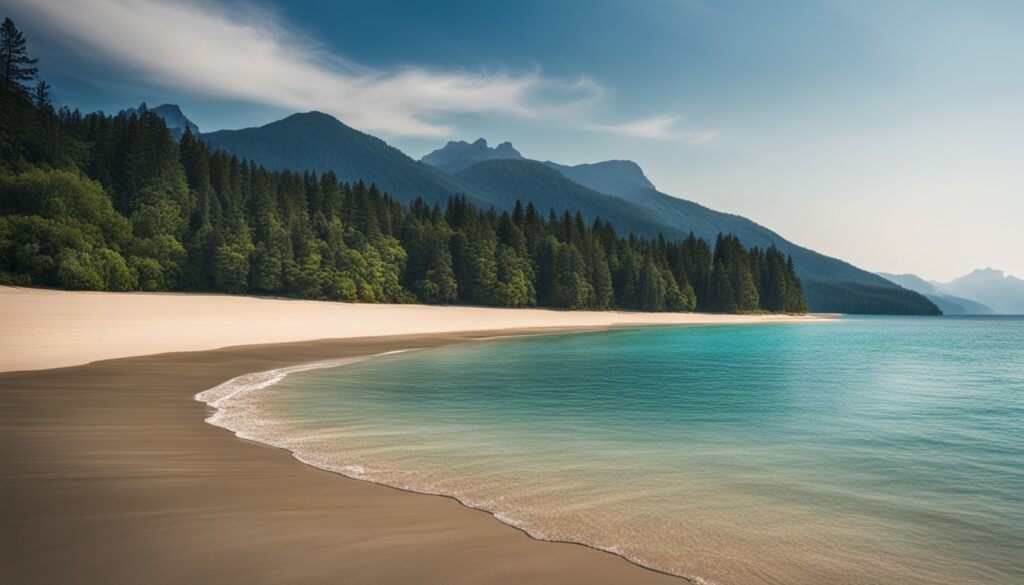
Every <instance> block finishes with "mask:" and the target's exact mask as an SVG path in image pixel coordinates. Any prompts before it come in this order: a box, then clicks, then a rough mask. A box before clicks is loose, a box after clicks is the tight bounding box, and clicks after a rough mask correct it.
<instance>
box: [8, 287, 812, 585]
mask: <svg viewBox="0 0 1024 585" xmlns="http://www.w3.org/2000/svg"><path fill="white" fill-rule="evenodd" d="M0 295H2V296H0V301H2V302H0V317H3V318H2V319H0V339H5V340H8V344H6V345H7V347H5V348H4V349H5V351H4V352H3V355H4V358H3V360H0V441H2V442H3V444H4V445H5V449H4V451H3V452H2V453H0V469H2V471H0V479H2V481H0V499H2V501H3V502H4V506H5V510H4V516H5V518H6V519H7V522H5V526H4V529H3V530H2V531H0V549H2V550H3V552H2V553H0V576H2V577H3V578H2V579H0V580H3V581H8V580H9V581H11V582H18V583H54V582H75V583H85V584H89V583H97V584H99V583H103V584H108V583H138V582H147V583H181V582H216V583H219V584H222V585H227V584H232V583H239V584H240V585H241V584H243V583H244V584H245V585H251V584H252V583H268V584H269V583H280V582H298V583H337V582H338V580H339V579H342V580H344V581H345V582H349V583H402V582H415V583H427V584H430V583H438V584H442V583H443V584H451V583H478V582H488V583H498V584H503V583H509V584H511V583H522V582H554V583H580V584H583V583H624V582H626V583H639V584H645V583H680V582H685V581H683V580H682V578H680V577H677V576H675V575H669V574H667V573H661V572H658V571H657V570H656V569H650V568H647V567H643V566H641V565H638V564H634V563H633V562H631V561H629V560H627V559H626V558H624V557H621V556H618V555H616V554H614V553H612V552H607V551H604V550H601V549H597V548H592V547H590V546H589V545H586V544H575V543H562V542H557V541H544V540H537V539H534V538H533V537H531V536H529V535H528V534H527V533H526V532H525V531H523V530H521V529H519V528H516V527H514V526H511V525H508V524H505V523H503V522H501V521H500V520H498V519H497V518H495V517H494V515H493V514H491V513H490V512H487V511H485V510H480V509H477V508H471V507H467V506H464V505H463V504H461V503H459V502H458V501H457V500H455V499H454V498H451V497H448V496H437V495H425V494H421V493H415V492H410V491H404V490H401V489H400V488H389V487H388V486H386V485H383V484H378V483H371V482H369V481H365V480H356V479H352V478H349V477H346V476H343V475H341V474H339V473H336V472H333V471H325V470H322V469H319V468H317V467H314V466H312V465H309V464H307V463H303V462H301V461H300V460H298V459H296V458H295V457H294V456H293V455H292V454H291V453H290V452H288V451H286V450H283V449H278V448H273V447H268V446H267V445H265V444H262V443H258V442H254V441H248V440H233V439H229V438H227V437H225V436H224V430H223V429H222V428H219V427H215V426H213V425H211V424H207V423H206V422H205V419H206V417H207V416H209V414H210V409H209V408H208V407H207V406H206V405H205V404H203V403H201V402H197V401H196V400H195V398H194V397H195V395H196V393H197V392H200V391H202V390H205V389H210V388H213V387H215V386H217V385H219V384H222V383H224V382H225V381H226V380H230V379H232V378H235V377H237V376H241V375H244V374H250V373H253V372H262V371H267V370H272V369H278V368H284V367H289V366H295V365H297V364H306V363H310V362H316V361H321V360H328V359H332V360H338V359H351V358H358V357H363V356H368V355H374V354H380V353H384V352H388V351H394V350H412V349H422V348H428V347H438V346H442V345H450V344H454V343H465V342H469V341H473V340H478V339H488V338H494V337H505V336H520V335H538V334H552V333H570V332H584V331H599V330H606V329H611V328H618V327H624V326H630V327H633V326H646V325H659V324H660V325H698V324H717V323H736V324H740V323H762V322H769V323H771V322H795V321H823V319H821V318H818V317H788V316H776V317H759V316H723V315H699V314H633V313H570V312H559V311H545V310H528V309H527V310H523V309H485V308H475V307H469V308H466V307H422V306H409V305H397V306H396V305H341V304H338V303H320V302H315V301H276V300H264V299H251V298H245V297H230V296H211V295H190V294H156V295H148V294H118V293H68V292H63V291H38V290H36V289H11V288H10V287H0ZM19 296H20V297H21V298H20V300H21V301H22V302H20V303H10V302H7V301H9V300H10V299H11V298H13V297H19ZM26 300H27V301H29V302H25V301H26ZM296 307H297V309H293V308H296ZM267 309H275V310H277V311H278V312H277V313H273V314H268V313H267ZM69 311H75V314H74V316H73V317H74V321H73V322H70V323H69V322H67V321H66V318H67V316H68V314H69ZM220 311H227V313H228V314H226V315H225V314H223V313H221V312H220ZM325 315H326V317H325ZM395 315H404V316H405V317H419V318H421V319H420V320H416V319H413V320H406V321H401V322H396V321H394V319H395V318H396V317H395ZM639 317H646V321H644V320H640V319H638V318H639ZM381 319H392V320H391V321H386V322H381ZM638 320H639V321H640V322H636V321H638ZM524 322H526V323H527V324H528V326H516V325H521V324H522V323H524ZM538 323H539V325H538ZM278 324H283V325H282V327H284V333H286V334H288V335H291V334H295V335H305V336H307V337H306V339H308V338H309V337H316V336H318V335H320V334H322V333H325V332H328V333H330V332H333V333H334V334H335V335H338V336H340V337H342V338H341V339H318V340H312V341H306V340H303V341H287V342H281V341H280V340H277V339H276V338H277V337H280V336H281V335H282V332H281V331H279V330H277V329H275V327H277V326H278ZM488 325H494V326H488ZM232 326H237V329H232V328H231V327H232ZM444 327H447V329H444ZM401 328H405V329H411V330H413V331H415V332H414V333H407V334H394V333H393V331H394V330H395V329H401ZM424 328H426V329H427V331H423V329H424ZM432 328H440V329H441V330H440V331H431V330H430V329H432ZM254 330H255V331H257V332H258V334H257V335H255V336H254V337H255V340H257V341H261V340H266V339H270V340H271V341H272V342H265V343H250V344H245V345H235V346H231V347H221V348H219V349H214V348H211V347H209V346H210V345H211V344H213V345H214V347H217V346H218V345H219V344H222V343H223V342H224V340H230V339H235V338H237V337H239V336H241V337H243V338H245V337H246V336H248V335H250V334H252V332H253V331H254ZM367 332H369V333H371V334H370V335H367V334H365V333H367ZM355 333H364V334H363V335H356V334H355ZM373 333H376V334H373ZM346 334H347V335H346ZM15 341H16V343H15ZM47 341H50V343H46V345H45V346H41V345H40V343H45V342H47ZM167 345H170V346H171V347H170V351H165V352H152V353H150V354H147V355H132V354H133V353H139V352H143V351H147V350H149V349H151V348H153V347H164V346H167ZM126 354H127V355H126ZM92 355H99V356H101V357H106V358H109V359H99V360H96V361H89V363H86V364H84V365H70V363H76V362H81V361H82V360H84V359H85V358H86V357H88V356H92ZM29 362H31V363H32V365H33V366H35V367H34V369H31V368H29V369H20V370H16V371H10V370H12V369H15V368H17V367H18V366H24V365H25V364H27V363H29ZM69 362H70V363H69ZM56 365H63V366H64V367H55V366H56ZM45 366H48V367H45ZM4 370H8V371H4ZM239 567H244V568H245V570H244V571H241V572H240V571H239V570H238V568H239Z"/></svg>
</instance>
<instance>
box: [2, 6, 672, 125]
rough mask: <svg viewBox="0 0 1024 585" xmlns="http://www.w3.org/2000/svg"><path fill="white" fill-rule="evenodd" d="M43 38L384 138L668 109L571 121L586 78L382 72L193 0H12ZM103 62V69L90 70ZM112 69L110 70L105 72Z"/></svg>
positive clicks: (191, 87)
mask: <svg viewBox="0 0 1024 585" xmlns="http://www.w3.org/2000/svg"><path fill="white" fill-rule="evenodd" d="M9 1H10V2H11V3H13V4H15V5H18V8H19V12H22V13H24V14H23V15H22V16H20V17H19V18H26V17H27V18H29V19H33V20H34V21H35V23H36V24H37V25H38V26H37V27H36V28H37V29H38V30H40V31H46V33H45V35H44V36H45V37H46V38H45V40H46V41H47V42H50V43H53V44H59V45H60V46H62V47H63V48H64V49H66V50H65V53H66V54H68V55H73V56H74V58H75V59H85V60H89V59H92V60H94V63H92V65H93V67H92V68H91V69H90V71H93V70H95V71H98V72H101V73H102V72H104V71H106V72H110V71H111V70H112V68H111V65H116V66H117V68H119V69H122V70H124V71H127V72H128V73H130V74H131V75H132V76H133V77H134V78H136V79H141V80H144V81H146V82H148V83H152V84H155V85H159V86H164V87H168V88H174V89H175V90H179V91H180V90H186V91H190V92H193V93H195V94H197V95H202V96H208V97H216V98H225V99H236V100H243V101H249V102H252V103H259V104H263V105H269V106H276V107H282V108H287V109H294V110H299V111H306V110H320V111H323V112H326V113H329V114H332V115H334V116H336V117H338V118H340V119H342V120H344V121H345V122H346V123H348V124H351V125H352V126H355V127H357V128H360V129H363V130H367V131H371V132H378V133H382V134H385V135H391V136H421V137H443V136H450V135H452V134H453V133H454V132H455V131H454V129H453V128H452V127H451V126H450V124H449V122H448V121H447V120H448V119H449V118H450V117H451V116H454V115H458V114H500V115H506V116H513V117H518V118H524V119H531V118H533V119H537V118H539V119H550V120H554V121H558V122H560V123H568V124H575V125H576V127H583V128H590V129H603V130H606V131H612V132H619V133H621V134H624V135H629V136H634V137H638V138H652V137H653V138H659V137H663V136H665V135H666V134H667V129H668V128H669V127H670V126H672V125H673V124H674V123H675V121H676V117H674V116H658V117H656V118H651V119H647V120H639V121H635V122H629V123H626V124H620V125H599V124H591V123H589V122H586V121H578V122H571V120H572V117H571V116H564V115H563V114H564V113H565V112H577V113H578V112H586V111H587V110H588V109H589V108H590V106H591V105H593V104H594V103H596V102H598V101H599V100H601V98H602V97H603V95H604V94H605V89H604V88H603V87H602V86H601V84H599V83H597V82H596V81H594V80H593V79H590V78H587V77H580V78H579V79H578V80H574V81H564V80H557V79H550V78H546V77H544V76H542V75H541V74H540V71H539V68H538V69H536V70H534V71H531V72H527V73H520V74H511V73H508V72H487V71H480V72H471V71H465V70H432V69H428V68H423V67H404V68H398V69H394V70H386V71H385V70H378V69H373V68H369V67H365V66H361V65H359V64H357V63H353V62H351V61H348V60H346V59H345V58H343V57H341V56H339V55H337V54H333V53H331V52H330V51H329V50H327V49H326V48H325V47H324V46H322V45H321V44H318V43H316V42H314V41H311V40H309V36H308V35H303V34H301V31H298V30H296V29H295V28H294V27H290V26H289V25H288V23H285V22H283V21H281V20H280V18H279V17H278V16H277V15H276V14H275V13H273V12H270V11H267V10H263V9H259V8H256V7H254V6H251V5H244V6H243V5H234V6H233V7H232V8H233V9H229V8H228V7H227V6H225V5H223V4H216V3H210V2H200V1H198V0H180V1H176V2H175V1H163V0H62V1H61V0H46V1H42V2H40V1H39V0H9ZM96 65H102V67H95V66H96ZM110 74H111V75H113V73H110Z"/></svg>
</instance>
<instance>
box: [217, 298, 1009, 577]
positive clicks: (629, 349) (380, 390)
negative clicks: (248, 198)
mask: <svg viewBox="0 0 1024 585" xmlns="http://www.w3.org/2000/svg"><path fill="white" fill-rule="evenodd" d="M199 398H201V399H204V400H205V401H207V402H210V403H211V404H212V405H214V406H216V407H217V408H218V410H217V412H216V413H215V414H214V415H213V416H211V418H210V422H212V423H214V424H218V425H220V426H224V427H226V428H229V429H231V430H233V431H235V432H237V433H238V434H239V435H240V436H243V437H246V438H249V439H253V440H257V441H262V442H265V443H268V444H271V445H276V446H279V447H283V448H286V449H288V450H290V451H291V452H292V453H293V454H294V455H295V456H296V457H297V458H299V459H300V460H302V461H304V462H306V463H309V464H311V465H315V466H317V467H321V468H323V469H328V470H331V471H334V472H337V473H340V474H343V475H346V476H349V477H354V478H358V479H362V480H366V481H371V482H376V483H380V484H386V485H389V486H393V487H398V488H402V489H407V490H412V491H416V492H423V493H430V494H443V495H446V496H451V497H454V498H456V499H458V500H459V501H461V502H462V503H463V504H465V505H466V506H470V507H473V508H479V509H482V510H486V511H488V512H491V513H492V514H493V515H494V516H495V517H496V518H497V520H499V521H501V522H505V523H507V524H510V525H512V526H515V527H518V528H520V529H522V530H523V531H525V532H526V533H528V534H529V535H531V536H533V537H534V538H538V539H544V540H552V541H564V542H573V543H579V544H582V545H586V546H590V547H594V548H597V549H601V550H605V551H608V552H611V553H614V554H617V555H621V556H622V557H624V558H626V559H628V560H629V561H632V562H634V563H636V564H639V565H642V566H645V567H648V568H652V569H656V570H659V571H663V572H668V573H672V574H675V575H679V576H680V577H684V578H686V579H689V580H690V581H691V582H694V583H701V584H710V583H714V584H719V585H732V584H738V585H745V584H769V583H770V584H775V583H778V584H788V585H800V584H815V585H819V584H825V583H828V584H846V583H850V584H854V583H856V584H859V583H863V584H900V585H915V584H943V585H948V584H951V583H958V584H993V585H995V584H999V585H1007V584H1009V585H1014V584H1024V317H842V318H837V319H835V320H832V321H827V322H811V323H791V324H764V325H714V326H687V327H675V326H674V327H645V328H636V329H619V330H612V331H602V332H588V333H576V334H559V335H541V336H530V337H513V338H504V339H492V340H486V341H477V342H470V343H462V344H457V345H451V346H444V347H438V348H432V349H425V350H416V351H405V352H393V353H389V354H386V355H380V356H375V357H372V358H370V359H361V360H337V361H333V362H322V363H317V364H309V365H303V366H297V367H294V368H285V369H283V370H275V371H272V372H259V373H253V374H251V375H248V376H243V377H241V378H238V379H235V380H232V381H229V382H227V383H225V384H224V385H221V386H219V387H217V388H214V389H211V390H209V391H207V392H206V393H204V394H201V395H200V396H199Z"/></svg>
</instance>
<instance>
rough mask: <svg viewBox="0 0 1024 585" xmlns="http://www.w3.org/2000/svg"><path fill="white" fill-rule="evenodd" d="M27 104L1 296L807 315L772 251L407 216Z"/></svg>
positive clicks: (6, 131)
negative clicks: (70, 292)
mask: <svg viewBox="0 0 1024 585" xmlns="http://www.w3.org/2000/svg"><path fill="white" fill-rule="evenodd" d="M9 36H11V37H12V38H13V36H15V35H13V33H12V35H9ZM15 44H16V45H18V46H19V47H23V43H22V44H20V45H19V44H18V43H15ZM19 87H20V86H19ZM28 97H29V96H27V95H25V94H21V95H14V94H10V93H7V92H0V120H2V121H3V123H0V283H9V284H18V285H44V286H60V287H64V288H74V289H92V290H137V289H141V290H154V291H157V290H219V291H223V292H228V293H235V294H243V293H250V292H255V293H264V294H279V295H285V296H292V297H301V298H311V299H331V300H343V301H350V302H355V301H359V302H372V303H404V302H415V301H419V302H425V303H458V302H463V303H476V304H487V305H497V306H507V307H519V306H533V305H544V306H554V307H564V308H567V309H614V308H623V309H633V310H644V311H690V310H694V309H695V308H698V309H700V310H714V311H721V312H738V311H758V310H770V311H787V312H803V311H806V304H805V302H804V297H803V291H802V287H801V285H800V281H799V279H798V278H797V276H796V272H795V269H794V266H793V261H792V258H784V257H783V255H782V254H781V253H780V252H779V251H778V250H777V249H776V248H775V247H774V246H772V247H771V248H769V249H767V250H762V249H759V248H753V249H750V250H746V249H744V247H743V246H742V245H741V243H740V240H739V239H738V238H737V237H735V236H731V235H721V236H719V237H718V238H717V241H716V242H715V246H714V248H712V247H711V245H710V244H709V243H708V242H707V241H705V240H702V239H699V238H696V237H695V236H693V235H692V234H691V235H690V237H688V238H686V239H685V240H682V241H669V240H667V239H666V238H664V237H657V238H653V239H650V238H643V237H638V236H635V235H633V234H630V235H628V236H620V235H619V234H617V233H616V231H615V228H614V227H613V226H612V225H611V224H609V223H607V222H604V221H602V220H601V219H600V218H596V219H595V220H594V222H593V224H591V225H587V224H586V223H585V221H584V219H583V215H582V214H581V213H579V212H575V213H574V211H575V210H564V209H563V210H560V211H561V213H560V212H559V211H556V210H554V209H552V210H551V211H550V212H549V213H548V214H542V213H540V212H538V210H537V208H536V207H535V206H534V205H533V204H532V203H530V202H528V201H527V202H526V203H525V205H524V204H522V203H518V204H517V205H516V206H515V207H514V208H513V209H512V210H511V212H505V211H502V210H496V209H486V210H484V209H477V208H476V207H475V206H474V205H473V204H472V203H470V202H469V200H468V199H467V198H466V197H465V196H457V197H453V198H451V199H450V200H449V201H448V204H447V207H446V208H445V209H444V210H443V211H442V208H441V206H440V205H438V204H434V205H433V206H429V205H428V204H427V203H425V202H424V201H423V200H422V199H420V200H416V201H413V202H412V204H411V205H409V206H408V207H406V206H404V205H402V204H400V203H398V202H396V201H395V200H393V199H392V198H391V197H390V196H389V195H388V194H387V193H386V192H383V191H381V190H379V189H378V188H377V187H376V186H375V185H373V184H369V185H367V184H366V183H362V182H357V183H355V184H354V185H353V184H349V183H340V182H339V181H338V178H337V177H336V176H334V175H333V174H332V173H329V172H328V173H324V174H322V175H319V176H318V175H317V174H315V173H313V172H310V171H303V172H294V171H288V170H284V171H269V170H267V169H265V168H263V167H260V166H257V165H255V164H253V163H251V162H247V161H243V160H239V159H238V158H236V157H234V156H231V155H228V154H225V153H224V152H220V151H218V152H210V151H209V149H208V148H207V147H206V145H205V144H204V143H203V141H202V140H201V138H199V137H197V136H194V135H192V133H191V132H190V131H188V130H185V131H184V132H183V134H182V136H181V139H180V142H177V143H176V142H175V141H174V140H173V139H172V138H171V135H170V133H169V131H168V129H167V127H166V125H165V124H164V122H163V120H162V119H161V118H160V117H159V116H156V115H155V114H153V112H151V111H149V110H148V109H147V108H146V107H145V105H142V106H141V107H140V108H139V109H138V110H137V111H135V112H132V113H128V112H123V113H120V114H118V115H115V116H106V115H103V114H102V113H94V114H88V115H85V116H83V115H81V114H80V113H78V112H70V111H68V110H67V109H62V110H61V111H60V112H54V111H53V109H52V107H51V106H50V105H49V85H48V84H46V83H45V82H40V83H39V84H37V86H36V96H35V98H36V99H34V100H33V99H28ZM818 292H819V294H820V295H827V294H830V292H829V291H828V290H824V291H822V290H821V289H818ZM839 293H842V291H839Z"/></svg>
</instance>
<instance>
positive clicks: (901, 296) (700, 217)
mask: <svg viewBox="0 0 1024 585" xmlns="http://www.w3.org/2000/svg"><path fill="white" fill-rule="evenodd" d="M153 111H154V112H157V113H158V114H160V115H161V116H162V117H164V120H165V121H166V123H167V124H168V126H169V127H171V131H172V133H175V134H176V135H180V133H181V132H183V130H184V128H185V127H189V128H190V130H191V131H192V132H193V133H197V132H198V129H197V128H195V125H194V124H192V123H191V121H189V120H188V118H186V117H185V116H184V115H181V116H180V118H179V117H178V116H177V114H180V113H181V111H180V109H179V108H177V106H173V105H170V104H165V105H164V106H160V107H158V108H154V109H153ZM165 113H167V115H165ZM201 136H202V139H203V140H204V141H205V142H206V143H207V145H208V146H210V147H211V148H214V149H222V150H224V151H226V152H228V153H230V154H233V155H235V156H238V157H239V158H244V159H248V160H251V161H254V162H256V163H257V164H262V165H263V166H265V167H267V168H268V169H271V170H286V169H291V170H296V171H304V170H309V171H314V172H318V173H322V172H325V171H332V172H334V173H335V175H337V177H338V179H339V180H341V181H346V182H355V181H359V180H362V181H364V182H367V183H370V182H373V183H376V184H377V186H378V187H379V188H380V189H382V190H383V191H386V192H388V193H390V194H391V196H392V197H394V198H395V199H397V200H399V201H402V202H404V203H408V202H410V201H412V200H414V199H415V198H417V197H422V198H423V199H424V200H425V201H427V202H429V203H440V204H442V205H443V204H444V203H445V202H446V201H447V200H448V198H449V197H451V196H453V195H456V194H464V195H466V196H467V198H468V199H469V200H470V201H472V202H473V203H475V204H477V205H479V206H483V207H494V208H496V209H499V210H511V208H512V207H513V206H514V204H515V202H516V201H517V200H520V201H522V202H523V203H524V204H525V203H526V202H533V204H534V205H535V206H536V207H537V208H538V209H539V210H541V211H542V212H546V211H547V210H549V209H555V210H557V211H558V212H561V211H562V210H566V209H568V210H570V211H572V212H576V211H579V212H580V213H581V214H582V215H583V217H584V218H585V219H586V220H587V221H593V220H594V219H595V218H597V217H601V218H602V219H603V220H606V221H609V222H611V223H612V224H613V225H614V226H615V227H616V229H617V230H618V231H620V232H622V233H627V232H630V231H632V232H635V233H637V234H639V235H644V236H651V237H653V236H657V235H658V234H662V235H664V236H665V237H666V238H669V239H676V238H682V237H685V236H687V235H688V234H689V233H691V232H692V233H694V234H695V235H697V236H698V237H701V238H704V239H706V240H709V241H714V240H715V237H716V236H717V235H718V234H719V233H726V234H728V233H731V234H734V235H736V236H737V237H739V239H740V240H741V242H742V243H743V244H744V245H745V246H760V247H768V246H770V245H772V244H774V245H775V246H777V247H778V248H779V249H780V250H781V251H782V252H783V253H784V254H788V255H791V256H792V257H793V261H794V264H795V266H796V271H797V274H798V275H799V277H800V278H801V280H802V282H803V285H804V295H805V298H806V300H807V303H808V306H809V307H810V308H811V310H813V311H816V312H837V313H885V314H938V313H939V312H940V311H939V309H938V307H937V306H936V305H935V304H934V303H933V302H932V301H930V300H928V299H927V298H926V297H925V296H923V295H921V294H919V293H918V292H914V291H912V290H910V289H907V288H904V287H902V286H899V285H897V284H894V283H892V282H890V281H889V280H887V279H885V278H882V277H880V276H878V275H876V274H873V273H870V272H867V271H864V270H861V269H859V268H857V267H855V266H853V265H851V264H849V263H847V262H844V261H842V260H839V259H836V258H831V257H828V256H825V255H823V254H820V253H818V252H815V251H813V250H810V249H808V248H804V247H802V246H799V245H797V244H794V243H792V242H790V241H788V240H786V239H785V238H783V237H782V236H781V235H779V234H778V233H776V232H774V231H772V230H770V229H768V228H766V227H764V226H762V225H760V224H757V223H755V222H753V221H751V220H749V219H747V218H744V217H742V216H739V215H733V214H728V213H723V212H719V211H715V210H713V209H710V208H707V207H704V206H702V205H700V204H698V203H694V202H692V201H687V200H684V199H680V198H678V197H673V196H671V195H667V194H665V193H662V192H660V191H658V190H657V189H656V188H655V186H654V184H653V183H652V182H651V181H650V180H649V179H648V178H647V177H646V175H645V174H644V172H643V170H642V169H641V168H640V166H639V165H637V164H636V163H634V162H632V161H625V160H611V161H605V162H599V163H594V164H581V165H575V166H569V165H561V164H558V163H554V162H551V161H547V162H540V161H535V160H530V159H527V158H525V157H523V155H522V154H521V153H520V152H519V151H518V150H516V149H515V148H514V147H513V146H512V144H510V143H508V142H504V143H501V144H499V145H498V146H497V147H494V148H491V147H489V146H488V144H487V142H486V141H485V140H484V139H479V140H476V141H474V142H472V143H468V142H464V141H453V142H449V143H447V144H446V145H445V146H444V147H442V148H440V149H438V150H436V151H434V152H431V153H430V154H428V155H426V156H424V157H423V158H422V159H421V160H419V161H417V160H414V159H412V158H410V157H409V156H407V155H405V154H404V153H403V152H401V151H400V150H398V149H397V148H394V147H392V146H390V145H388V144H387V143H386V142H384V141H383V140H381V139H379V138H377V137H374V136H371V135H369V134H366V133H363V132H360V131H358V130H355V129H353V128H350V127H349V126H346V125H345V124H343V123H342V122H341V121H339V120H337V119H335V118H333V117H332V116H329V115H327V114H323V113H320V112H307V113H300V114H293V115H291V116H288V117H287V118H284V119H282V120H278V121H276V122H271V123H269V124H266V125H264V126H260V127H256V128H245V129H240V130H221V131H217V132H210V133H203V134H202V135H201Z"/></svg>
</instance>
